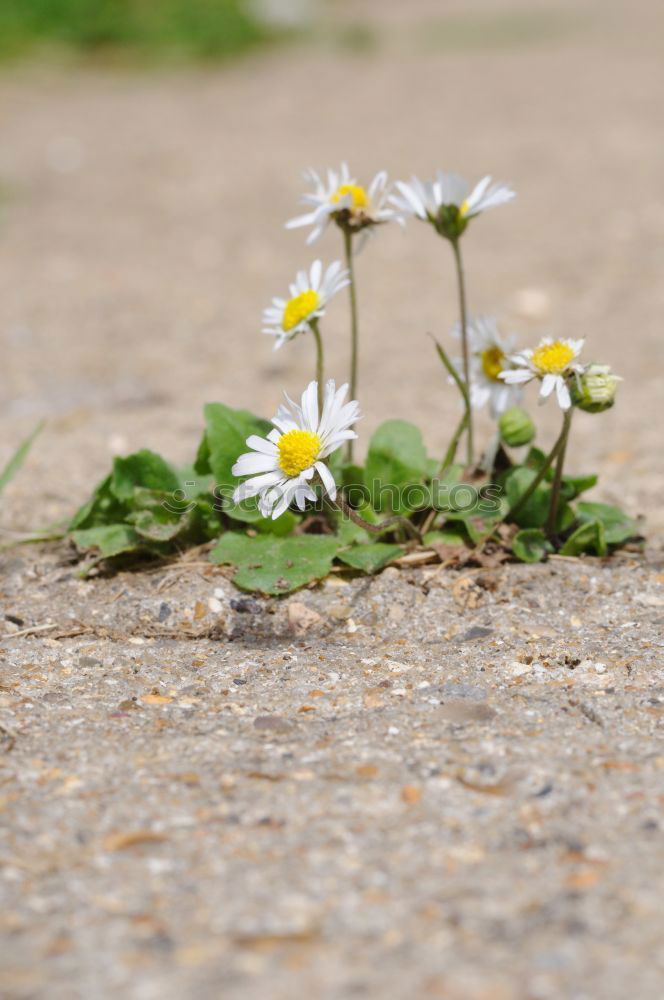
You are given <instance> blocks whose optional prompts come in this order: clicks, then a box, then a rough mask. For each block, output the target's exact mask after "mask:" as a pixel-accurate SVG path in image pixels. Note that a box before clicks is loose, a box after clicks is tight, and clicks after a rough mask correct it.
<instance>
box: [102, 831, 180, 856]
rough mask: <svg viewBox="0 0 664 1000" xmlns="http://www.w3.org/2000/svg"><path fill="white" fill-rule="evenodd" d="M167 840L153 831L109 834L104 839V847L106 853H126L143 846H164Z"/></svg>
mask: <svg viewBox="0 0 664 1000" xmlns="http://www.w3.org/2000/svg"><path fill="white" fill-rule="evenodd" d="M165 840H166V837H164V835H163V834H161V833H154V832H153V831H152V830H129V831H126V832H124V833H120V832H118V833H109V835H108V836H107V837H104V843H103V846H104V850H105V851H126V850H127V849H128V848H130V847H140V846H141V845H142V844H162V843H163V842H164V841H165Z"/></svg>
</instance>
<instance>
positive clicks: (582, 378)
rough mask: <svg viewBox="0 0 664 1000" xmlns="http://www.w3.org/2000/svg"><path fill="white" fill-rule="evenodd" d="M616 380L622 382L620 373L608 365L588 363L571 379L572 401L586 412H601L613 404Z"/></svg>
mask: <svg viewBox="0 0 664 1000" xmlns="http://www.w3.org/2000/svg"><path fill="white" fill-rule="evenodd" d="M618 382H622V379H621V377H620V375H615V374H614V373H613V372H612V371H611V368H610V366H609V365H588V367H587V368H586V369H585V370H584V371H583V372H582V373H581V374H580V375H579V376H578V377H577V378H574V379H572V381H571V384H570V394H571V396H572V403H573V404H574V406H577V407H578V408H579V409H580V410H585V412H586V413H602V411H603V410H608V409H610V408H611V407H612V406H613V403H614V401H615V396H616V389H617V388H618Z"/></svg>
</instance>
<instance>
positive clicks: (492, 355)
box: [481, 347, 505, 382]
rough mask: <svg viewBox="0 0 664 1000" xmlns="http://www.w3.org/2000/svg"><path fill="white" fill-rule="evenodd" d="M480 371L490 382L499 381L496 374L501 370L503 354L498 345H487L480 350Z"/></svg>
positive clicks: (503, 359)
mask: <svg viewBox="0 0 664 1000" xmlns="http://www.w3.org/2000/svg"><path fill="white" fill-rule="evenodd" d="M481 358H482V371H483V372H484V374H485V375H486V377H487V378H489V379H491V381H492V382H500V379H499V378H498V376H499V375H500V373H501V371H502V370H503V362H504V361H505V355H504V354H503V352H502V351H501V349H500V348H499V347H487V349H486V351H482V354H481Z"/></svg>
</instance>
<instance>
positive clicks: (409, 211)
mask: <svg viewBox="0 0 664 1000" xmlns="http://www.w3.org/2000/svg"><path fill="white" fill-rule="evenodd" d="M396 188H397V191H398V192H399V193H398V194H393V195H391V196H390V198H389V201H390V203H391V204H392V205H393V206H394V210H395V218H396V219H398V220H399V221H401V222H405V220H406V219H407V218H409V217H411V216H415V217H416V218H418V219H422V220H423V221H424V222H430V223H431V224H432V225H433V226H434V227H435V228H436V231H437V232H439V233H440V235H441V236H446V237H447V238H448V239H456V238H457V237H459V236H460V235H461V233H462V232H463V231H464V229H465V228H466V226H467V225H468V222H469V221H470V219H472V218H474V217H475V216H476V215H479V214H480V213H481V212H485V211H486V210H487V209H488V208H494V207H495V206H496V205H502V204H504V203H505V202H507V201H511V200H512V198H514V197H515V193H514V191H512V189H511V188H509V187H508V186H507V185H506V184H492V183H491V177H483V178H482V180H481V181H480V182H479V183H478V184H476V185H475V187H474V188H472V190H471V187H470V184H469V182H468V181H467V180H466V179H465V178H464V177H461V176H459V174H450V173H446V172H445V171H444V170H439V171H438V172H437V173H436V176H435V178H434V180H431V181H422V180H420V178H419V177H414V176H413V177H411V179H410V182H408V183H406V182H405V181H397V182H396Z"/></svg>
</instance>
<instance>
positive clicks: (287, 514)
mask: <svg viewBox="0 0 664 1000" xmlns="http://www.w3.org/2000/svg"><path fill="white" fill-rule="evenodd" d="M299 523H300V519H299V517H298V516H297V514H294V513H293V511H292V510H285V511H284V513H283V514H282V515H281V517H278V518H277V519H276V520H275V521H273V520H272V518H271V517H260V518H259V519H258V520H257V521H256V522H255V523H254V524H252V528H253V529H254V530H255V531H258V532H260V534H261V535H277V536H278V537H279V538H284V537H285V536H286V535H291V534H292V533H293V531H294V529H295V528H296V527H297V525H298V524H299Z"/></svg>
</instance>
